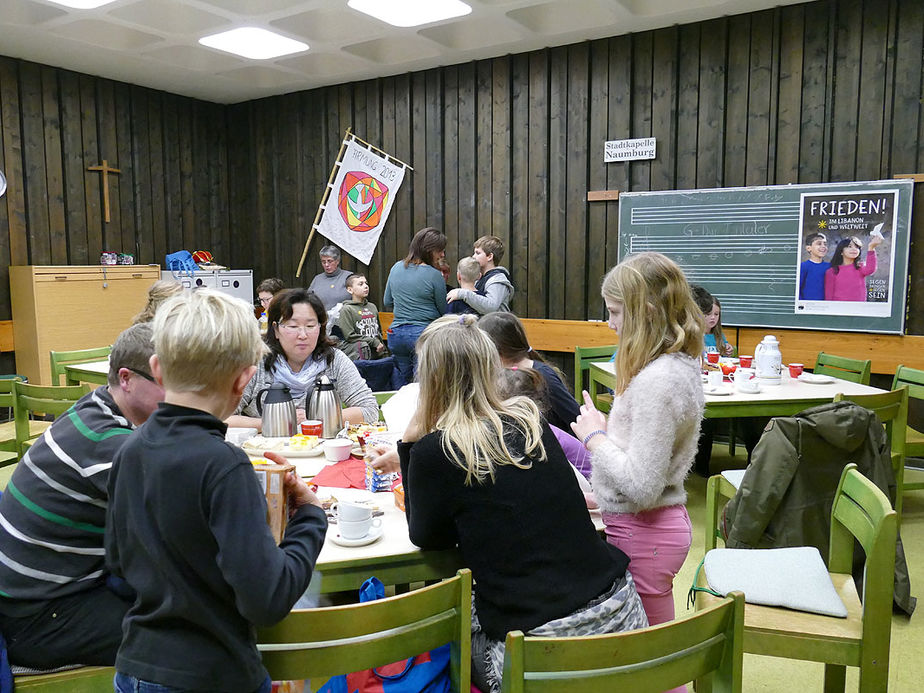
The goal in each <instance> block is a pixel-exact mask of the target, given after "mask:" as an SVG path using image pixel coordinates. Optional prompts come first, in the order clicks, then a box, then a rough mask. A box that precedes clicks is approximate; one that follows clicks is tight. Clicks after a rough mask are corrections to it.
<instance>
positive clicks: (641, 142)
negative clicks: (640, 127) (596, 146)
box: [603, 137, 656, 163]
mask: <svg viewBox="0 0 924 693" xmlns="http://www.w3.org/2000/svg"><path fill="white" fill-rule="evenodd" d="M655 143H656V139H655V138H654V137H642V138H640V139H637V140H609V141H608V142H604V143H603V161H604V162H605V163H609V162H610V161H634V160H636V159H654V158H655Z"/></svg>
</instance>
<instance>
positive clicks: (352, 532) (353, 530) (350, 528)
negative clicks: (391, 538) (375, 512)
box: [337, 517, 382, 539]
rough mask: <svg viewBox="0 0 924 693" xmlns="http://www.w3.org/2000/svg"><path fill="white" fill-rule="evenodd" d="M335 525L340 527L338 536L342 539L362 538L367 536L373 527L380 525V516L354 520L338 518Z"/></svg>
mask: <svg viewBox="0 0 924 693" xmlns="http://www.w3.org/2000/svg"><path fill="white" fill-rule="evenodd" d="M337 526H338V527H339V528H340V536H341V537H343V538H344V539H362V538H363V537H365V536H368V534H369V532H371V531H372V529H373V528H377V527H381V526H382V518H381V517H367V518H366V519H365V520H357V521H355V522H349V521H346V520H340V521H339V522H338V523H337Z"/></svg>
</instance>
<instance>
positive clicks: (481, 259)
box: [446, 236, 513, 315]
mask: <svg viewBox="0 0 924 693" xmlns="http://www.w3.org/2000/svg"><path fill="white" fill-rule="evenodd" d="M472 257H473V258H474V259H475V260H476V261H477V262H478V265H479V266H480V267H481V279H479V280H478V281H477V283H476V284H475V289H474V290H471V289H463V288H459V289H453V290H452V291H450V292H449V293H448V294H447V295H446V300H447V301H456V300H460V301H464V302H465V303H467V304H468V305H469V306H470V307H471V308H474V311H473V312H475V313H479V314H481V315H484V314H486V313H493V312H494V311H496V310H503V311H507V312H510V300H511V299H512V298H513V283H512V282H511V281H510V272H508V271H507V268H506V267H501V266H500V261H501V259H502V258H503V257H504V242H503V241H502V240H501V239H500V238H498V237H497V236H482V237H481V238H479V239H478V240H477V241H475V252H474V253H473V254H472Z"/></svg>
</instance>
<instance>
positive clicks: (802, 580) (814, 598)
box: [703, 546, 847, 618]
mask: <svg viewBox="0 0 924 693" xmlns="http://www.w3.org/2000/svg"><path fill="white" fill-rule="evenodd" d="M703 570H704V571H705V576H706V582H707V583H708V584H709V587H710V588H711V589H712V590H714V591H716V592H718V593H719V594H721V595H723V596H725V595H727V594H728V593H729V592H733V591H735V590H740V591H742V592H744V601H746V602H748V603H749V604H763V605H765V606H782V607H785V608H787V609H796V610H797V611H808V612H810V613H813V614H822V615H825V616H837V617H838V618H847V608H846V607H845V606H844V602H843V601H841V598H840V597H839V596H838V595H837V592H836V591H835V589H834V584H833V583H832V582H831V576H830V575H829V574H828V568H827V567H826V566H825V563H824V561H823V560H822V559H821V554H820V553H819V552H818V549H816V548H815V547H814V546H796V547H792V548H786V549H713V550H711V551H709V552H708V553H707V554H706V558H705V559H704V560H703Z"/></svg>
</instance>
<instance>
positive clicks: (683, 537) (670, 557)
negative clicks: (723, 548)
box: [603, 505, 693, 626]
mask: <svg viewBox="0 0 924 693" xmlns="http://www.w3.org/2000/svg"><path fill="white" fill-rule="evenodd" d="M603 522H604V524H605V525H606V540H607V541H608V542H609V543H610V544H612V545H613V546H616V547H618V548H619V549H621V550H622V552H623V553H625V554H626V555H627V556H628V557H629V559H630V561H631V562H630V563H629V572H630V573H632V579H634V580H635V587H636V589H637V590H638V595H639V597H641V598H642V606H644V607H645V613H646V614H647V615H648V623H649V624H651V625H652V626H653V625H656V624H658V623H665V622H667V621H672V620H673V619H674V594H673V587H674V576H675V575H676V574H677V572H678V571H679V570H680V567H681V566H682V565H683V562H684V560H685V559H686V557H687V553H689V551H690V544H691V542H692V541H693V527H692V525H691V524H690V516H689V515H688V514H687V509H686V507H684V506H682V505H669V506H666V507H663V508H655V509H654V510H646V511H644V512H640V513H636V514H630V513H603Z"/></svg>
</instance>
